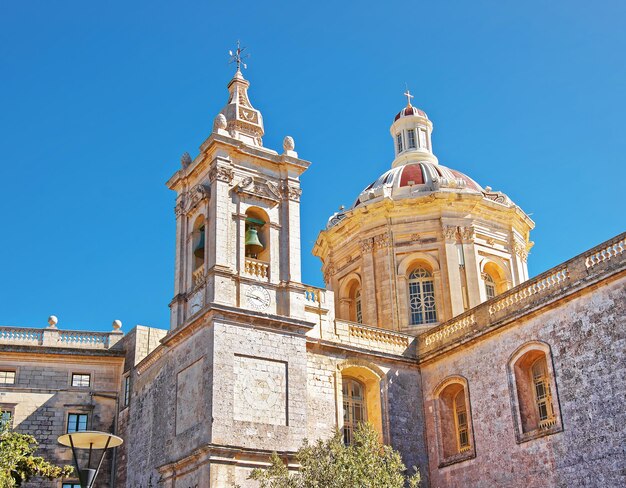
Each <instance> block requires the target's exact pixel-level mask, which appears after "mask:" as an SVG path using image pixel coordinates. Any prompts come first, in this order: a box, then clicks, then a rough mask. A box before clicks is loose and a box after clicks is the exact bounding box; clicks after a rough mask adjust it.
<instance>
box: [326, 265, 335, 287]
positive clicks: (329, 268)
mask: <svg viewBox="0 0 626 488" xmlns="http://www.w3.org/2000/svg"><path fill="white" fill-rule="evenodd" d="M334 274H335V267H334V266H333V265H332V264H329V265H328V266H326V269H325V270H324V283H326V284H328V283H330V280H331V278H332V277H333V276H334Z"/></svg>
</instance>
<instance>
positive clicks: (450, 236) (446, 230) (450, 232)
mask: <svg viewBox="0 0 626 488" xmlns="http://www.w3.org/2000/svg"><path fill="white" fill-rule="evenodd" d="M441 230H442V233H443V238H444V239H445V240H446V241H452V242H454V241H456V235H457V228H456V227H455V226H454V225H444V226H443V227H442V229H441Z"/></svg>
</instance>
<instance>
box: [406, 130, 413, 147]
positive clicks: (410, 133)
mask: <svg viewBox="0 0 626 488" xmlns="http://www.w3.org/2000/svg"><path fill="white" fill-rule="evenodd" d="M407 134H408V135H409V149H415V131H414V130H413V129H409V131H408V132H407Z"/></svg>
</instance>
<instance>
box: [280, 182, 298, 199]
mask: <svg viewBox="0 0 626 488" xmlns="http://www.w3.org/2000/svg"><path fill="white" fill-rule="evenodd" d="M283 195H284V196H285V198H287V199H288V200H293V201H294V202H299V201H300V196H301V195H302V189H301V188H298V187H296V186H289V185H288V184H287V183H285V184H284V185H283Z"/></svg>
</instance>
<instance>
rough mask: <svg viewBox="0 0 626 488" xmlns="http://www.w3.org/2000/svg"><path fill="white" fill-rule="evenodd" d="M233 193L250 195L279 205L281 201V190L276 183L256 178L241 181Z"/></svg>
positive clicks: (247, 177)
mask: <svg viewBox="0 0 626 488" xmlns="http://www.w3.org/2000/svg"><path fill="white" fill-rule="evenodd" d="M233 191H235V192H236V193H238V194H240V195H248V196H251V197H254V198H259V199H261V200H266V201H269V202H271V203H273V204H277V203H278V202H279V201H280V200H281V194H280V190H279V189H278V186H277V185H276V183H274V182H273V181H270V180H266V179H263V178H259V177H255V176H246V177H244V178H242V179H241V181H239V183H237V184H236V185H235V187H234V188H233Z"/></svg>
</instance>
